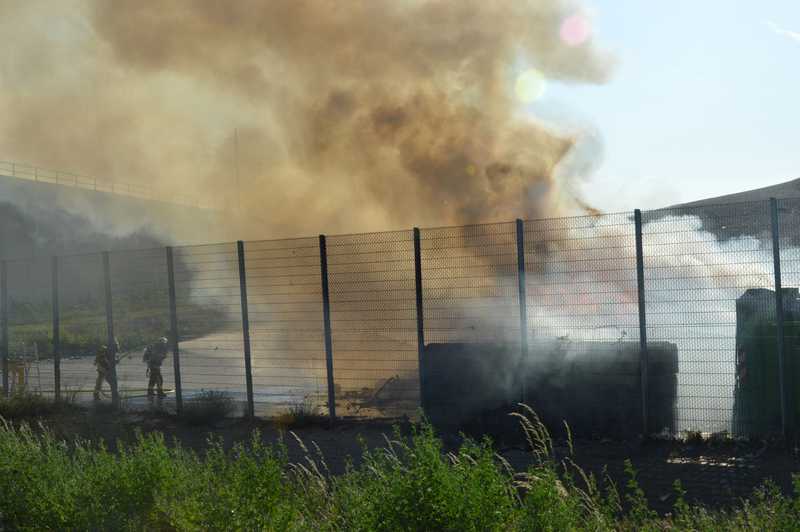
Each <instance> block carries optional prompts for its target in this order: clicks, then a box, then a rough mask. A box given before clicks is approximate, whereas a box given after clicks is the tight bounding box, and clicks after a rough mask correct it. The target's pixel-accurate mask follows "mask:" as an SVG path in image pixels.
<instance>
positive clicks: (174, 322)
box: [167, 246, 183, 414]
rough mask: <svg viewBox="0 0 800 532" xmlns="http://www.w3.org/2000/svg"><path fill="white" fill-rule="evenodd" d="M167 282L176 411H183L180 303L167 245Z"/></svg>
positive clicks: (169, 249)
mask: <svg viewBox="0 0 800 532" xmlns="http://www.w3.org/2000/svg"><path fill="white" fill-rule="evenodd" d="M167 283H168V284H169V329H170V333H171V336H172V369H173V372H174V374H175V411H176V412H177V413H178V414H180V413H181V412H182V411H183V389H182V388H181V354H180V345H179V341H178V305H177V302H176V297H175V263H174V261H173V258H172V247H171V246H167Z"/></svg>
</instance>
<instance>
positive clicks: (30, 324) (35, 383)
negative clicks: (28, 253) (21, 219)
mask: <svg viewBox="0 0 800 532" xmlns="http://www.w3.org/2000/svg"><path fill="white" fill-rule="evenodd" d="M6 264H7V286H8V306H9V309H8V310H9V314H8V358H9V380H8V382H9V390H10V392H11V393H26V392H31V393H37V394H43V395H49V396H52V395H54V392H55V380H54V370H53V321H52V317H53V307H52V290H51V278H52V267H51V264H52V260H51V259H50V258H35V259H30V260H18V261H13V260H12V261H8V262H7V263H6Z"/></svg>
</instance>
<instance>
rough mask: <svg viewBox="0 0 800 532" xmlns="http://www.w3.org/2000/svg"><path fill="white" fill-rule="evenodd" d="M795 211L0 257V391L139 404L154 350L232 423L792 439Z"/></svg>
mask: <svg viewBox="0 0 800 532" xmlns="http://www.w3.org/2000/svg"><path fill="white" fill-rule="evenodd" d="M2 164H3V163H0V165H2ZM0 173H2V167H1V166H0ZM12 173H13V172H12ZM39 175H40V174H38V173H37V174H35V177H36V176H39ZM42 175H44V174H42ZM74 182H75V183H77V179H76V180H75V181H74ZM798 214H800V200H795V199H791V200H780V201H775V200H772V201H769V202H752V203H741V204H731V205H716V206H708V207H693V208H680V209H662V210H657V211H644V212H639V211H636V212H632V213H616V214H603V215H594V216H582V217H574V218H559V219H545V220H525V221H523V220H517V221H516V222H510V223H496V224H483V225H475V226H465V227H448V228H435V229H417V228H415V229H413V230H408V231H393V232H385V233H369V234H356V235H341V236H336V235H323V236H320V237H319V238H316V237H313V238H299V239H294V240H292V239H289V240H275V241H270V240H266V241H254V242H238V243H225V244H215V245H201V246H184V247H175V248H166V249H151V250H127V251H118V252H110V253H97V254H89V255H70V256H63V257H52V258H47V260H42V259H35V260H33V259H32V260H7V261H3V262H2V264H1V265H0V266H1V268H0V340H1V341H0V353H2V377H3V381H2V382H3V392H4V393H5V394H9V393H13V392H14V391H15V390H19V389H28V390H32V391H35V392H38V393H43V394H51V395H54V396H56V397H77V398H90V397H92V396H93V395H94V394H95V392H96V391H99V397H100V400H104V399H105V400H117V399H118V400H119V401H130V402H133V403H137V402H144V401H146V400H147V399H146V397H147V395H148V393H149V391H150V390H148V388H149V387H151V386H152V383H151V381H152V379H149V378H148V377H147V376H146V375H145V365H144V362H143V360H142V358H140V357H141V353H142V350H143V349H144V347H145V346H147V345H148V344H150V343H152V342H153V341H155V340H156V339H158V338H159V337H162V336H163V337H166V338H168V339H170V340H171V348H170V350H169V355H170V356H171V357H172V363H166V364H164V365H163V366H162V367H161V368H160V372H159V373H160V374H161V375H162V376H163V379H164V382H165V384H164V393H165V394H166V395H167V397H166V399H164V400H165V401H169V402H172V401H174V403H175V406H176V408H177V409H181V408H182V405H183V404H184V403H185V402H186V401H190V400H192V399H193V398H195V397H197V396H198V394H201V393H203V392H204V391H209V390H213V391H217V392H225V393H227V394H230V395H231V396H233V397H234V398H236V399H237V400H238V402H239V404H241V405H242V407H243V412H244V413H246V414H248V415H268V414H271V413H275V412H278V411H281V410H285V409H292V408H309V409H319V410H321V411H324V412H326V413H327V414H328V415H330V417H331V418H332V419H334V418H336V416H337V415H338V416H368V417H395V416H400V415H414V414H416V413H417V412H418V410H419V409H420V407H422V408H423V409H424V411H425V412H426V414H427V415H428V416H429V418H431V419H432V420H433V421H434V422H439V423H444V424H446V423H449V422H452V423H457V424H459V423H460V424H462V425H463V424H465V423H469V422H471V421H474V420H475V419H481V420H483V421H481V422H484V423H485V422H487V415H488V416H489V417H491V416H492V412H496V411H497V409H499V408H503V407H504V405H507V404H508V403H513V402H516V401H519V400H525V401H526V402H528V403H530V404H532V406H534V408H536V409H537V410H539V411H540V412H542V413H543V417H544V418H545V419H546V420H548V419H549V420H551V421H557V420H558V419H560V418H565V419H567V420H568V421H569V422H570V423H571V424H574V426H575V427H576V430H579V431H580V430H583V431H586V432H593V433H597V432H614V433H617V432H620V431H633V432H639V433H641V432H647V433H656V432H664V431H666V432H673V433H674V432H679V431H685V430H698V431H703V432H718V431H728V432H732V433H733V434H735V435H739V436H749V435H753V434H763V433H769V432H782V433H783V434H785V435H790V434H792V433H793V430H794V427H796V426H797V423H798V421H800V419H798V418H800V292H798V287H800V273H799V272H800V267H799V266H798V265H800V223H798V219H800V218H798ZM114 337H116V338H117V339H118V340H119V342H120V345H121V351H120V353H118V354H117V355H116V357H115V358H113V359H112V360H111V362H112V364H113V365H112V368H113V369H112V371H113V372H115V373H116V375H114V374H113V372H112V373H110V374H109V375H107V376H105V375H101V374H100V373H98V370H97V367H96V365H95V362H96V360H95V359H96V354H97V352H98V350H99V349H100V348H101V346H102V345H109V342H111V340H112V339H113V338H114ZM154 371H156V369H154V368H151V370H150V372H151V375H152V373H153V372H154ZM106 377H107V378H106ZM156 388H157V386H156ZM153 391H154V390H153ZM495 417H496V416H495Z"/></svg>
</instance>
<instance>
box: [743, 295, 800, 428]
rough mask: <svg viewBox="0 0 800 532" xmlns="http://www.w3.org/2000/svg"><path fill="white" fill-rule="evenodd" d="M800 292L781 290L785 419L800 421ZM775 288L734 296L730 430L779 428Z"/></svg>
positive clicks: (791, 422) (792, 423)
mask: <svg viewBox="0 0 800 532" xmlns="http://www.w3.org/2000/svg"><path fill="white" fill-rule="evenodd" d="M799 299H800V293H799V292H798V289H797V288H784V289H783V308H784V363H785V367H784V387H785V393H786V399H787V400H786V404H787V412H786V421H787V425H788V427H789V428H790V429H791V428H793V427H797V426H798V421H800V393H798V392H797V388H798V385H800V364H798V355H800V302H799V301H798V300H799ZM777 338H778V335H777V323H776V319H775V292H774V291H773V290H767V289H762V288H759V289H751V290H748V291H747V292H745V293H744V295H742V296H741V297H740V298H739V299H737V300H736V358H735V360H736V367H735V369H736V384H735V388H734V408H733V427H732V429H733V430H732V432H733V434H734V435H735V436H737V437H743V438H750V437H761V436H766V435H769V434H779V433H780V432H781V398H780V374H779V367H780V366H779V361H778V345H777Z"/></svg>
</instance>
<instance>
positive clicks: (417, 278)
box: [414, 227, 428, 412]
mask: <svg viewBox="0 0 800 532" xmlns="http://www.w3.org/2000/svg"><path fill="white" fill-rule="evenodd" d="M414 290H415V293H416V298H417V301H416V304H417V364H418V366H419V402H420V406H421V407H422V411H423V412H427V411H428V403H427V402H426V400H425V384H426V379H425V370H424V369H423V358H424V357H425V318H424V315H423V307H422V247H421V245H420V233H419V228H418V227H415V228H414Z"/></svg>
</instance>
